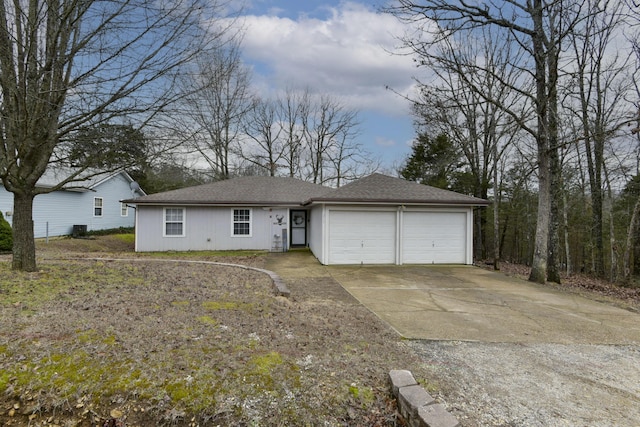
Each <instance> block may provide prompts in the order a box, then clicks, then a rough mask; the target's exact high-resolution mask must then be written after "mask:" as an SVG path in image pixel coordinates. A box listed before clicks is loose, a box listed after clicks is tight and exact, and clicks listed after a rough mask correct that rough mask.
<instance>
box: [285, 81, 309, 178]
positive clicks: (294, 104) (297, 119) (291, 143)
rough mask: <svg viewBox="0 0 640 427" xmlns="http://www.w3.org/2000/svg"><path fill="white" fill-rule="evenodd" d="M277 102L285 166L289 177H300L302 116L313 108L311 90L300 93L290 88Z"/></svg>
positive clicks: (302, 134)
mask: <svg viewBox="0 0 640 427" xmlns="http://www.w3.org/2000/svg"><path fill="white" fill-rule="evenodd" d="M277 102H278V106H279V110H280V126H281V129H282V132H283V134H282V137H283V139H284V156H283V159H284V161H285V163H286V165H285V168H286V171H287V175H288V176H289V177H291V178H293V177H298V176H300V158H301V153H302V140H303V137H304V129H303V127H302V120H303V119H302V118H303V117H305V116H307V115H308V114H309V111H310V110H311V95H310V93H309V90H305V91H304V92H301V93H299V92H296V91H295V90H293V89H291V88H289V89H287V90H286V92H285V93H284V95H282V96H281V97H280V98H279V99H278V101H277Z"/></svg>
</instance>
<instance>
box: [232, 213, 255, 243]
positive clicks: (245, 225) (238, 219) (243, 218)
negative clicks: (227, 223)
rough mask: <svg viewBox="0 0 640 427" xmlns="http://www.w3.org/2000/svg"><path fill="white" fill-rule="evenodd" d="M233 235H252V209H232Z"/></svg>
mask: <svg viewBox="0 0 640 427" xmlns="http://www.w3.org/2000/svg"><path fill="white" fill-rule="evenodd" d="M231 236H232V237H251V209H249V208H242V209H232V210H231Z"/></svg>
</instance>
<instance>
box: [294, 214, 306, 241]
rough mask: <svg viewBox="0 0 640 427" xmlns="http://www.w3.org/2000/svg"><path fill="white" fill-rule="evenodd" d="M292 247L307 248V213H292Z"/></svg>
mask: <svg viewBox="0 0 640 427" xmlns="http://www.w3.org/2000/svg"><path fill="white" fill-rule="evenodd" d="M291 246H307V211H296V210H292V211H291Z"/></svg>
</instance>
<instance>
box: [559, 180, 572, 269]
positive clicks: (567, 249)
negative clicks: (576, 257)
mask: <svg viewBox="0 0 640 427" xmlns="http://www.w3.org/2000/svg"><path fill="white" fill-rule="evenodd" d="M567 204H568V202H567V192H566V191H564V190H563V191H562V228H563V230H564V253H565V257H566V259H567V265H566V268H565V272H566V273H567V276H569V275H570V274H571V273H572V272H573V263H572V261H571V246H570V244H569V214H568V211H569V207H568V206H567Z"/></svg>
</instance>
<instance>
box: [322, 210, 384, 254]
mask: <svg viewBox="0 0 640 427" xmlns="http://www.w3.org/2000/svg"><path fill="white" fill-rule="evenodd" d="M395 241H396V212H395V211H388V212H387V211H355V210H353V211H346V210H331V211H329V264H394V263H395V254H396V249H395Z"/></svg>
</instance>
